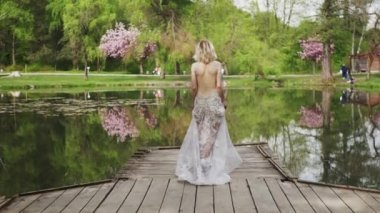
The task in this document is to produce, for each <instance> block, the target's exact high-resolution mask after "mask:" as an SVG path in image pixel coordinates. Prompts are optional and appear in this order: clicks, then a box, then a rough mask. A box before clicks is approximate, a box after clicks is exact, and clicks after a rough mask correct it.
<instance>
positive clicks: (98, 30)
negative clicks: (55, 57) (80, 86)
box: [47, 0, 117, 69]
mask: <svg viewBox="0 0 380 213" xmlns="http://www.w3.org/2000/svg"><path fill="white" fill-rule="evenodd" d="M116 6H117V5H116V1H115V0H95V1H90V0H83V1H71V0H63V1H62V0H51V1H50V3H49V5H48V6H47V8H48V9H49V10H50V11H51V13H52V16H53V18H54V19H53V21H52V22H51V23H52V24H51V27H52V29H62V31H63V38H62V41H61V42H63V43H64V46H63V48H62V50H61V51H60V54H61V57H62V58H69V59H71V60H72V64H73V68H74V69H79V65H81V64H83V65H84V67H87V64H88V63H89V62H93V61H94V60H95V59H98V60H97V65H98V69H99V59H100V57H101V55H100V51H99V49H98V45H99V40H100V38H101V35H102V34H103V33H104V32H105V31H106V29H108V28H109V27H110V26H111V24H112V22H113V21H114V20H115V19H116V13H115V10H116V9H115V8H116Z"/></svg>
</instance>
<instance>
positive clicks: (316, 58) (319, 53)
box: [299, 38, 334, 73]
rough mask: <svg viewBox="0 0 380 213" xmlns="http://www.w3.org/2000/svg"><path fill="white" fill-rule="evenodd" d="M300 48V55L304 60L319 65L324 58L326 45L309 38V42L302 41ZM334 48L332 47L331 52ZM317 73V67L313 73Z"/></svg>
mask: <svg viewBox="0 0 380 213" xmlns="http://www.w3.org/2000/svg"><path fill="white" fill-rule="evenodd" d="M300 46H301V49H302V52H299V55H300V57H301V58H302V59H307V60H312V61H313V62H314V63H318V62H320V61H321V59H322V58H323V57H324V54H325V52H324V45H323V43H322V42H321V41H319V40H318V39H316V38H309V39H307V40H301V41H300ZM333 48H334V46H333V45H331V47H330V48H329V51H330V52H331V51H333ZM314 71H315V66H314V67H313V73H314Z"/></svg>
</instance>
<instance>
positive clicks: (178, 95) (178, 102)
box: [174, 90, 181, 107]
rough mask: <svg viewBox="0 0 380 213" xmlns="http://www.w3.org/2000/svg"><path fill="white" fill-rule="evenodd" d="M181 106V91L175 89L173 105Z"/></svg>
mask: <svg viewBox="0 0 380 213" xmlns="http://www.w3.org/2000/svg"><path fill="white" fill-rule="evenodd" d="M178 106H181V92H180V90H176V92H175V99H174V107H178Z"/></svg>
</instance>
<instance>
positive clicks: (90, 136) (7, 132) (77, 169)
mask: <svg viewBox="0 0 380 213" xmlns="http://www.w3.org/2000/svg"><path fill="white" fill-rule="evenodd" d="M9 119H12V115H11V114H5V115H4V114H2V115H1V116H0V135H1V137H0V156H1V157H2V159H3V161H4V164H5V165H6V168H2V167H1V166H0V194H4V195H7V196H10V195H14V194H16V193H20V192H25V191H32V190H39V189H46V188H51V187H59V186H64V185H72V184H77V183H86V182H91V181H98V180H102V179H107V178H112V177H113V175H114V174H115V172H116V171H117V170H118V169H119V168H120V166H121V165H122V164H123V163H124V162H125V161H126V160H127V159H128V157H129V156H130V155H132V153H134V151H135V150H136V144H135V143H110V141H112V139H110V137H109V136H107V134H106V133H105V132H104V131H103V129H102V125H101V121H100V118H99V115H98V113H89V114H82V115H77V116H66V117H65V116H58V117H50V116H43V115H39V114H33V113H19V114H18V115H17V121H18V125H17V127H14V126H13V125H14V124H13V122H8V120H9Z"/></svg>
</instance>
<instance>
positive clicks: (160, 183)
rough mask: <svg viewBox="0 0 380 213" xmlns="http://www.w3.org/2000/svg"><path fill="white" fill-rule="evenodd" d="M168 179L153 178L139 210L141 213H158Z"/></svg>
mask: <svg viewBox="0 0 380 213" xmlns="http://www.w3.org/2000/svg"><path fill="white" fill-rule="evenodd" d="M168 182H169V179H167V178H154V179H153V181H152V184H151V185H150V188H149V191H148V193H147V194H146V196H145V199H144V201H143V203H142V204H141V207H140V209H139V212H141V213H145V212H146V213H151V212H158V211H159V210H160V207H161V204H162V201H163V199H164V196H165V192H166V189H167V187H168Z"/></svg>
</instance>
